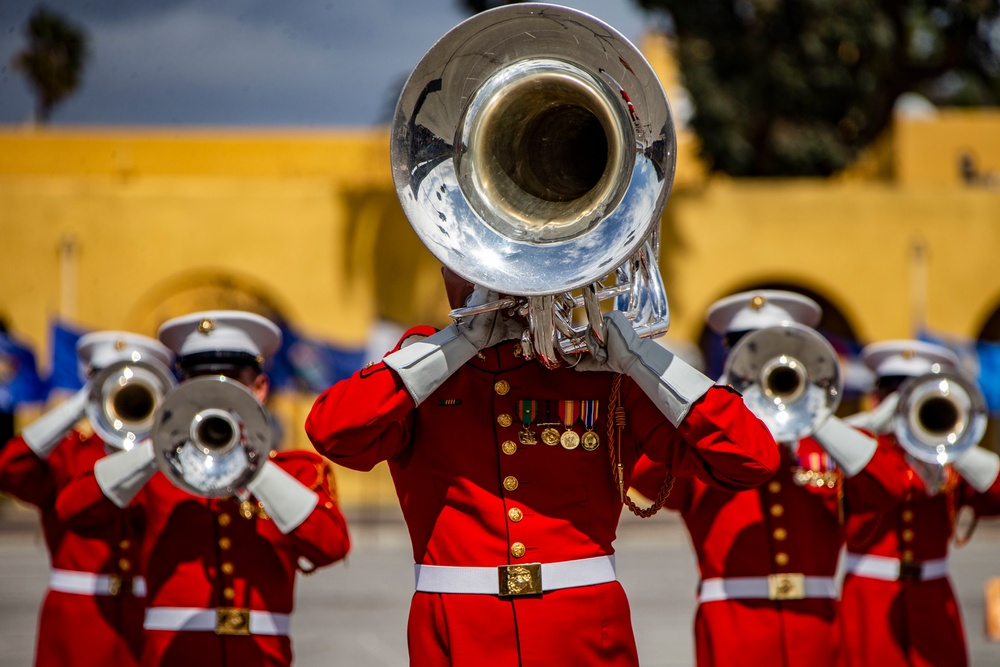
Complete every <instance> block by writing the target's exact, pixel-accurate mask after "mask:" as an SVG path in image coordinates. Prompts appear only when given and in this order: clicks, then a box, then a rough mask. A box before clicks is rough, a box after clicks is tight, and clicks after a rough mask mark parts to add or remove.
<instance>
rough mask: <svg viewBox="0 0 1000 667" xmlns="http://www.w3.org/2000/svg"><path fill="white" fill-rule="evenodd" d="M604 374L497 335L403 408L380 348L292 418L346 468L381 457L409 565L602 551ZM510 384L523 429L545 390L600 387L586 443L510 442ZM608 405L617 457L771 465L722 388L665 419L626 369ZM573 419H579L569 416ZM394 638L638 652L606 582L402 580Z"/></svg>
mask: <svg viewBox="0 0 1000 667" xmlns="http://www.w3.org/2000/svg"><path fill="white" fill-rule="evenodd" d="M432 332H433V329H430V328H419V329H415V330H411V331H410V332H408V333H407V336H409V335H414V334H422V335H428V334H430V333H432ZM404 340H405V337H404ZM614 377H615V375H614V374H612V373H602V372H576V371H573V370H570V369H556V370H547V369H545V368H544V367H543V366H542V365H541V364H540V363H538V362H537V361H534V360H531V361H529V360H525V359H524V358H523V357H522V356H521V355H520V347H519V345H518V344H516V343H513V342H508V343H502V344H500V345H497V346H495V347H492V348H489V349H486V350H484V351H483V352H482V353H481V355H480V357H478V358H473V359H472V360H471V361H469V362H468V363H466V364H465V365H464V366H462V367H461V368H460V369H459V370H458V371H457V372H455V373H454V374H453V375H452V376H451V377H450V378H448V380H447V381H445V382H444V384H443V385H442V386H441V387H439V388H438V390H437V391H436V392H435V393H434V394H432V395H431V396H430V397H429V398H428V399H427V400H426V401H424V402H423V403H422V404H421V405H420V406H419V407H415V406H414V402H413V400H412V398H411V397H410V395H409V394H408V393H407V391H406V389H405V388H404V387H403V385H402V383H401V382H400V380H399V377H398V376H397V375H396V373H395V372H394V371H392V370H391V369H389V368H388V367H387V366H385V365H383V364H381V363H380V364H377V365H374V366H372V367H370V368H367V369H364V370H362V371H360V372H358V373H356V374H355V375H354V376H353V377H351V378H349V379H347V380H344V381H342V382H340V383H338V384H336V385H334V386H333V387H331V388H330V389H328V390H327V391H326V392H325V393H324V394H322V395H321V396H320V397H319V399H318V400H317V401H316V404H315V405H314V406H313V409H312V411H311V413H310V414H309V417H308V420H307V422H306V432H307V433H308V434H309V437H310V438H311V439H312V441H313V443H314V444H315V445H316V447H317V448H318V450H319V451H320V452H321V453H323V454H325V455H326V456H328V457H329V458H330V459H332V460H333V461H335V462H337V463H339V464H341V465H344V466H346V467H349V468H353V469H356V470H370V469H371V468H372V467H373V466H375V465H376V464H377V463H379V462H381V461H388V464H389V470H390V471H391V474H392V477H393V481H394V484H395V487H396V493H397V495H398V497H399V502H400V505H401V507H402V511H403V515H404V518H405V520H406V524H407V528H408V530H409V533H410V539H411V542H412V546H413V557H414V560H415V562H416V563H418V564H422V565H439V566H458V567H476V566H478V567H497V566H501V565H508V564H521V563H532V562H538V563H554V562H561V561H571V560H576V559H583V558H591V557H599V556H605V555H610V554H613V553H614V549H613V547H612V542H613V541H614V539H615V530H616V527H617V524H618V519H619V516H620V514H621V508H622V501H621V499H620V497H619V490H618V488H617V484H616V483H615V481H614V479H613V477H612V472H611V465H610V462H609V451H608V443H607V437H608V436H607V434H608V428H607V421H606V420H605V417H606V408H607V401H608V399H609V395H610V394H611V389H612V381H613V379H614ZM522 399H523V400H529V401H530V400H536V401H538V402H539V408H540V410H539V412H542V414H539V415H538V416H537V417H536V418H535V420H534V422H535V425H533V426H532V428H533V430H534V432H535V434H536V435H537V434H538V433H539V432H540V431H541V428H540V427H539V426H537V424H538V423H539V422H543V421H559V418H558V416H557V415H555V414H553V415H552V416H551V417H550V418H549V419H546V416H545V414H544V412H543V411H544V407H543V406H544V405H545V404H546V401H552V402H555V401H559V400H596V401H598V402H599V404H598V417H597V421H596V424H595V425H594V431H595V432H596V433H598V434H599V435H600V438H601V442H600V445H599V446H598V447H597V449H595V450H593V451H586V450H585V449H584V448H583V447H577V448H576V449H573V450H567V449H564V448H563V447H561V446H559V445H558V444H556V445H553V446H549V445H546V444H544V443H543V442H542V441H541V439H539V441H538V443H537V444H534V445H523V444H521V443H520V442H519V438H518V431H519V430H521V429H522V428H524V426H523V424H522V420H521V416H520V413H519V410H518V402H519V401H520V400H522ZM621 405H622V406H623V407H624V410H625V414H626V422H627V425H626V427H625V428H624V431H623V434H622V437H621V458H622V459H623V460H624V463H625V470H626V471H630V470H631V467H632V464H633V462H634V461H635V459H636V458H637V457H638V455H639V453H640V452H642V451H643V450H646V451H648V452H650V456H653V457H655V458H657V459H658V460H662V461H665V462H667V464H668V465H669V466H670V468H671V469H672V470H673V471H674V472H675V474H679V475H697V476H698V477H699V478H701V479H703V480H705V482H706V483H711V484H715V485H718V486H721V487H723V488H731V489H736V488H746V487H749V486H753V485H755V484H759V483H760V482H761V481H763V480H764V479H766V478H767V477H769V476H770V475H771V474H772V471H773V470H774V468H775V466H776V464H777V454H776V450H775V446H774V443H773V440H772V439H771V437H770V434H769V433H768V432H767V430H766V428H765V427H764V425H763V424H762V423H761V422H760V421H758V420H757V418H756V417H754V416H753V415H752V414H751V413H750V412H749V411H748V410H747V409H746V408H745V407H744V405H743V403H742V401H741V400H740V398H739V396H738V395H736V394H734V393H732V392H730V391H727V390H726V389H724V388H721V387H717V388H713V389H711V390H710V391H709V392H708V394H706V395H705V396H704V397H703V399H702V400H701V401H700V402H699V403H698V404H697V405H695V406H694V408H693V409H692V411H691V413H690V415H689V416H688V418H687V419H686V420H685V421H684V423H683V424H682V425H681V426H680V428H679V429H674V427H673V426H671V425H670V424H669V422H667V421H666V419H665V418H664V417H663V415H662V414H661V413H660V412H659V410H657V408H656V407H655V406H654V405H653V404H652V403H651V402H650V401H649V400H648V399H647V398H646V396H645V395H644V394H643V393H642V391H641V390H640V389H639V387H638V386H636V385H634V384H633V383H632V382H631V381H630V380H629V379H628V378H623V380H622V382H621ZM574 429H575V430H576V432H577V433H578V434H582V433H583V432H584V429H583V428H582V425H581V424H580V423H579V422H577V423H576V424H575V425H574ZM558 430H559V431H560V432H562V431H564V430H565V426H562V425H560V426H559V427H558ZM626 483H627V482H626ZM543 584H544V582H543ZM408 643H409V649H410V660H411V663H412V664H415V665H421V667H425V666H437V665H475V666H478V665H491V666H495V667H504V666H515V665H517V666H521V667H531V666H535V665H544V666H546V667H558V666H560V665H572V666H574V667H577V666H579V665H596V664H601V665H635V664H636V662H637V655H636V648H635V641H634V638H633V635H632V626H631V618H630V615H629V607H628V602H627V600H626V597H625V593H624V591H623V589H622V587H621V585H620V584H619V583H618V582H617V581H612V582H609V583H604V584H597V585H593V586H587V587H576V588H564V589H561V590H555V591H549V592H545V593H543V594H540V595H530V596H523V597H500V596H497V595H486V594H456V593H447V594H442V593H429V592H416V593H415V594H414V596H413V599H412V603H411V608H410V619H409V627H408Z"/></svg>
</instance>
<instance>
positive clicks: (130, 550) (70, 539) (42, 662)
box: [0, 331, 173, 667]
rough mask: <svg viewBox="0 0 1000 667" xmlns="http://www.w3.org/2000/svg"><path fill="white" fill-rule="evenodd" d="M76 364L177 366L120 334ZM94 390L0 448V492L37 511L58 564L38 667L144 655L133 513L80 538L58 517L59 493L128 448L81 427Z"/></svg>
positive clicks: (87, 350) (158, 350)
mask: <svg viewBox="0 0 1000 667" xmlns="http://www.w3.org/2000/svg"><path fill="white" fill-rule="evenodd" d="M77 358H78V360H79V362H80V365H81V367H83V368H86V369H87V372H88V375H93V373H95V372H97V371H100V370H102V369H104V368H107V367H109V366H111V365H112V364H114V363H116V362H121V361H130V362H135V361H138V360H140V359H141V360H143V361H147V362H148V361H149V360H153V361H155V362H156V363H159V364H161V365H162V366H165V367H167V368H169V366H170V365H171V363H172V362H173V354H172V353H171V352H170V350H168V349H167V348H166V347H164V346H163V345H162V344H160V343H159V342H158V341H156V340H153V339H151V338H147V337H145V336H139V335H137V334H132V333H126V332H120V331H101V332H94V333H89V334H86V335H85V336H83V337H82V338H81V339H80V341H79V343H78V345H77ZM90 389H91V388H90V385H89V384H88V385H87V386H86V387H85V388H84V389H83V390H81V391H80V392H78V393H77V394H76V395H75V396H73V397H71V398H69V399H67V400H66V401H64V402H63V403H61V404H59V405H58V406H56V407H55V408H53V409H52V410H50V411H49V412H47V413H46V414H44V415H42V417H40V418H39V419H38V420H37V421H35V422H33V423H32V424H30V425H29V426H28V427H26V428H25V429H24V430H23V431H22V432H21V434H20V436H18V437H15V438H13V439H12V440H11V441H10V442H8V443H7V445H6V447H4V448H3V451H2V452H0V491H2V492H4V493H8V494H10V495H12V496H14V497H15V498H17V499H19V500H21V501H23V502H26V503H29V504H31V505H34V506H35V507H37V508H38V510H39V514H40V517H41V521H42V532H43V535H44V536H45V545H46V547H47V548H48V551H49V560H50V563H51V567H52V571H51V573H50V576H49V586H48V590H47V591H46V593H45V599H44V600H43V602H42V606H41V612H40V614H39V619H38V633H37V637H36V640H37V644H36V648H35V665H36V666H37V667H78V666H79V667H83V666H87V667H89V666H93V667H98V666H101V667H103V666H104V665H122V666H126V667H127V666H128V665H137V664H138V660H139V655H140V653H141V651H142V619H143V613H144V611H145V606H146V605H145V580H144V579H143V577H142V572H141V570H140V568H139V558H138V554H139V549H140V541H139V529H138V528H137V526H136V525H134V522H133V521H132V519H133V517H131V516H129V515H126V514H124V513H123V514H119V515H117V516H116V517H115V520H114V521H113V522H111V523H109V524H108V525H107V526H105V527H103V529H102V530H100V531H93V532H87V533H79V532H74V531H72V530H69V529H68V528H67V526H66V524H65V523H64V522H62V521H61V520H60V519H59V517H58V516H57V514H56V498H57V497H58V494H59V492H60V490H61V489H62V488H63V487H65V486H66V485H67V484H68V483H69V482H70V480H71V479H73V478H74V477H75V476H76V475H79V474H81V473H83V472H84V471H87V470H90V469H92V468H93V466H94V463H95V462H97V461H98V460H100V459H101V458H103V457H104V456H106V455H107V454H108V453H110V452H114V451H117V450H118V449H119V448H120V447H121V446H122V445H123V442H121V441H112V442H108V443H105V442H104V440H102V439H101V437H99V436H98V435H95V434H94V431H93V428H92V427H91V425H90V424H89V423H87V422H80V424H79V425H78V426H74V425H75V424H76V422H78V421H79V420H80V418H81V417H82V416H83V413H84V410H85V409H86V407H87V402H88V396H89V394H90ZM109 440H110V438H109ZM84 646H86V647H87V649H86V650H83V649H82V647H84Z"/></svg>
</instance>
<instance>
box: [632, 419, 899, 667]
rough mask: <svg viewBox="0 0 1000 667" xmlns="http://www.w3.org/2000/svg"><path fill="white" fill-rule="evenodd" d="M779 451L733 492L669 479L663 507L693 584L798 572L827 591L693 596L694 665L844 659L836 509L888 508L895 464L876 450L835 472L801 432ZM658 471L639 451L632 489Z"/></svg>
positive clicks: (895, 496) (646, 486) (895, 486)
mask: <svg viewBox="0 0 1000 667" xmlns="http://www.w3.org/2000/svg"><path fill="white" fill-rule="evenodd" d="M779 449H780V450H781V452H782V461H781V466H780V468H779V469H778V472H777V473H776V474H775V475H774V476H773V477H772V478H771V480H770V481H768V482H767V483H766V484H762V485H761V486H760V487H758V488H756V489H751V490H748V491H737V492H733V491H727V490H722V489H717V488H713V487H711V486H709V485H707V484H705V483H704V482H702V481H701V480H699V479H692V478H679V479H677V480H676V481H675V483H674V487H673V489H672V490H671V492H670V495H669V496H668V497H667V500H666V503H665V506H667V507H669V508H671V509H674V510H677V511H679V512H680V513H681V517H682V518H683V519H684V523H685V525H686V526H687V529H688V533H690V536H691V542H692V544H693V546H694V550H695V555H696V557H697V559H698V570H699V572H700V574H701V578H702V581H703V582H704V581H705V580H714V579H732V578H742V577H752V578H755V579H757V580H761V579H767V578H768V577H771V579H772V581H775V583H777V582H778V580H779V579H780V577H781V575H785V574H789V573H791V574H795V575H800V574H801V575H805V576H806V577H807V578H812V577H817V578H824V579H826V580H829V587H828V590H832V591H833V593H832V596H831V597H825V598H824V597H807V598H804V599H774V600H772V599H768V598H767V597H763V598H755V599H736V598H735V596H734V597H732V598H729V599H710V600H703V601H701V602H700V604H699V605H698V608H697V611H696V613H695V621H694V630H695V633H694V634H695V655H696V659H697V665H698V666H699V667H758V666H760V665H767V666H768V667H824V666H834V665H843V664H844V662H843V660H844V657H845V656H844V653H843V651H842V649H841V642H842V631H841V628H840V623H839V619H838V615H837V604H838V603H837V601H836V597H835V596H836V591H835V588H834V583H833V577H834V575H835V574H836V571H837V560H838V558H839V556H840V550H841V546H842V545H843V543H844V529H843V524H842V521H841V513H842V512H845V513H847V514H850V513H853V512H856V511H863V510H868V509H876V508H880V507H882V508H887V507H892V506H893V505H894V504H895V503H896V502H898V501H899V500H900V499H901V498H902V497H903V495H904V494H905V485H904V484H903V481H902V480H903V477H902V473H903V469H902V467H901V466H900V465H899V464H898V461H897V459H896V458H895V457H893V456H891V455H889V454H888V453H887V452H885V451H882V450H878V451H876V454H875V455H874V456H873V457H872V460H871V461H870V462H869V464H868V466H867V467H866V468H865V469H864V470H863V471H861V472H860V473H858V474H857V475H855V476H854V477H852V478H849V479H846V480H845V479H844V478H843V477H842V474H841V473H840V472H839V471H836V470H834V467H833V465H832V464H831V463H830V462H829V459H828V457H827V456H826V454H825V453H824V452H823V450H822V448H821V447H820V446H819V444H818V443H817V442H816V441H815V440H813V439H811V438H807V439H805V440H802V441H801V442H800V443H799V447H798V451H797V452H796V453H795V454H793V453H792V451H791V448H789V447H788V446H785V445H780V446H779ZM664 474H665V470H664V468H663V466H662V465H661V464H657V463H655V462H652V461H650V460H649V459H647V458H646V457H643V458H642V459H640V461H639V463H638V464H637V466H636V469H635V472H634V473H633V476H632V483H633V487H634V488H635V489H636V490H638V491H640V492H641V493H643V494H644V495H647V496H649V497H655V495H656V493H657V491H658V489H659V485H660V484H661V482H662V480H663V477H664ZM703 586H704V584H703ZM703 592H705V591H703ZM727 594H728V593H727ZM775 597H780V596H775ZM872 664H873V665H874V664H875V663H872Z"/></svg>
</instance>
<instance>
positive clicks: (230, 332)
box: [158, 310, 281, 363]
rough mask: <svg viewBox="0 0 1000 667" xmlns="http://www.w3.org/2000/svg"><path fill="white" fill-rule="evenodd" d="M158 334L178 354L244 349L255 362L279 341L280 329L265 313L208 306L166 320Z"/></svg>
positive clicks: (275, 348)
mask: <svg viewBox="0 0 1000 667" xmlns="http://www.w3.org/2000/svg"><path fill="white" fill-rule="evenodd" d="M158 335H159V338H160V340H161V341H163V344H164V345H166V346H167V347H169V348H170V349H171V350H173V351H174V352H175V353H176V354H177V357H178V358H179V359H181V360H183V358H184V357H188V356H191V355H193V354H207V353H223V354H232V353H243V354H248V355H251V356H253V357H257V360H258V363H262V362H263V360H264V359H265V358H267V357H269V356H271V355H272V354H274V353H275V352H277V350H278V347H279V346H280V345H281V330H280V329H279V328H278V327H277V325H276V324H274V323H273V322H271V320H269V319H267V318H266V317H262V316H260V315H257V314H256V313H247V312H243V311H240V310H208V311H204V312H200V313H191V314H190V315H182V316H181V317H175V318H174V319H172V320H168V321H166V322H164V323H163V326H161V327H160V332H159V334H158Z"/></svg>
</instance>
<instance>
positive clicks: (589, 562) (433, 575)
mask: <svg viewBox="0 0 1000 667" xmlns="http://www.w3.org/2000/svg"><path fill="white" fill-rule="evenodd" d="M513 568H538V569H540V571H541V586H540V590H539V591H530V592H534V593H537V592H547V591H555V590H559V589H562V588H578V587H580V586H594V585H596V584H606V583H608V582H611V581H616V580H617V576H616V575H615V557H614V556H613V555H612V556H597V557H595V558H581V559H579V560H567V561H561V562H557V563H540V564H539V563H525V564H523V565H509V566H503V565H501V566H497V567H452V566H448V565H421V564H419V563H416V564H415V565H414V566H413V569H414V573H415V574H416V589H417V591H420V592H423V593H472V594H479V595H515V594H518V593H516V592H512V591H501V586H502V584H501V579H500V577H499V572H500V571H508V570H512V569H513ZM528 593H529V591H525V593H524V594H528Z"/></svg>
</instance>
